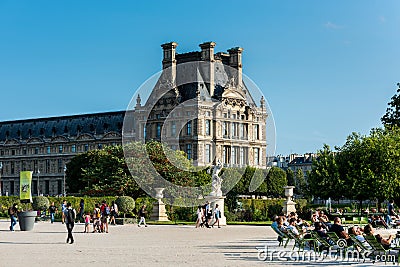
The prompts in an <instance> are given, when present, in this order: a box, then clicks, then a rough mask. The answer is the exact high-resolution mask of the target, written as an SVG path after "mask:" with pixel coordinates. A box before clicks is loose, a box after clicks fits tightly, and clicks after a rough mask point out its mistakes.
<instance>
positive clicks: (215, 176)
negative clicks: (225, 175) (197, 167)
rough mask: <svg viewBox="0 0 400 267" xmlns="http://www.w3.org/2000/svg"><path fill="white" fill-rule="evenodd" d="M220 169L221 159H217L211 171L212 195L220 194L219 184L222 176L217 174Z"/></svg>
mask: <svg viewBox="0 0 400 267" xmlns="http://www.w3.org/2000/svg"><path fill="white" fill-rule="evenodd" d="M221 170H222V164H221V161H219V160H217V164H216V165H214V167H213V173H212V183H211V185H212V189H213V190H212V192H211V195H212V196H218V197H221V196H222V190H221V185H222V178H221V177H219V176H218V174H219V173H220V172H221Z"/></svg>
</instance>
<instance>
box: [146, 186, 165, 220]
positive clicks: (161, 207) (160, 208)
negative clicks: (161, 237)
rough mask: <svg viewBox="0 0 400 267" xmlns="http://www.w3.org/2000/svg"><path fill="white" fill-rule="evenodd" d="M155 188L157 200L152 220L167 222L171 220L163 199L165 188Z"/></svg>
mask: <svg viewBox="0 0 400 267" xmlns="http://www.w3.org/2000/svg"><path fill="white" fill-rule="evenodd" d="M154 190H155V191H156V198H157V202H155V203H154V205H153V211H152V212H151V216H150V220H152V221H160V222H167V221H169V220H168V216H167V212H166V211H165V204H164V203H163V202H162V200H161V199H162V198H163V191H164V188H161V187H160V188H154Z"/></svg>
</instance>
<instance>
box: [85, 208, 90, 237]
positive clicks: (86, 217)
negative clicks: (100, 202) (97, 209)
mask: <svg viewBox="0 0 400 267" xmlns="http://www.w3.org/2000/svg"><path fill="white" fill-rule="evenodd" d="M89 225H90V213H89V212H86V215H85V232H84V233H89Z"/></svg>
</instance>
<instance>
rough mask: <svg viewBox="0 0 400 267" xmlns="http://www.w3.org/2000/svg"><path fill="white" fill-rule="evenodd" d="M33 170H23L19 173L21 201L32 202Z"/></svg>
mask: <svg viewBox="0 0 400 267" xmlns="http://www.w3.org/2000/svg"><path fill="white" fill-rule="evenodd" d="M32 174H33V172H32V171H23V172H20V174H19V199H20V201H21V203H32V192H31V185H32Z"/></svg>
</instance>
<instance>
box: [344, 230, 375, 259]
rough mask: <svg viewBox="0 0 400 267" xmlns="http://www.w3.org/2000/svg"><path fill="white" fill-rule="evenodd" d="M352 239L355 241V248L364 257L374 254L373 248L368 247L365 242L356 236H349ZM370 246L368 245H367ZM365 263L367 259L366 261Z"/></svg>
mask: <svg viewBox="0 0 400 267" xmlns="http://www.w3.org/2000/svg"><path fill="white" fill-rule="evenodd" d="M349 236H350V239H351V240H352V241H353V243H354V246H353V247H354V248H355V249H357V251H358V252H359V253H360V254H363V255H369V254H370V253H372V248H371V247H370V246H366V244H365V243H364V242H361V241H360V240H358V239H357V237H356V236H355V235H349ZM367 244H368V243H367ZM363 262H365V258H364V261H363Z"/></svg>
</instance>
